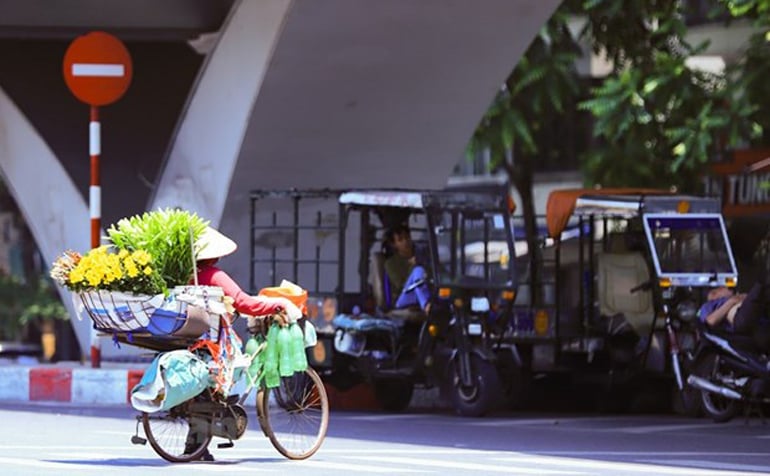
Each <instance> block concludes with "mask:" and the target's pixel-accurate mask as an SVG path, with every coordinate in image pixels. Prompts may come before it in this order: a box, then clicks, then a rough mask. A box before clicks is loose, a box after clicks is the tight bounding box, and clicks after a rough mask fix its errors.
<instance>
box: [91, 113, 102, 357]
mask: <svg viewBox="0 0 770 476" xmlns="http://www.w3.org/2000/svg"><path fill="white" fill-rule="evenodd" d="M88 152H89V154H90V155H91V182H90V186H89V188H88V210H89V215H90V217H91V248H92V249H93V248H98V247H99V245H100V244H101V237H100V235H101V231H102V187H101V183H100V180H99V155H100V154H101V153H102V138H101V124H100V123H99V107H98V106H91V121H90V122H89V123H88ZM101 366H102V347H101V340H100V339H99V335H98V334H97V332H96V330H94V328H93V327H91V367H93V368H99V367H101Z"/></svg>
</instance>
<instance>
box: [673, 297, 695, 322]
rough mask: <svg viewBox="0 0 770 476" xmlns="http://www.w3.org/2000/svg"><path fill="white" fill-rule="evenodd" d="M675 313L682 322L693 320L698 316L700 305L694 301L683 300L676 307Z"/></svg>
mask: <svg viewBox="0 0 770 476" xmlns="http://www.w3.org/2000/svg"><path fill="white" fill-rule="evenodd" d="M674 315H675V316H676V317H677V318H678V319H679V320H680V321H682V322H687V323H690V322H693V321H695V319H696V318H697V317H698V306H696V305H695V303H694V302H693V301H682V302H680V303H679V304H677V305H676V308H674Z"/></svg>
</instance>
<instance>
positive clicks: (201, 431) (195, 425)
mask: <svg viewBox="0 0 770 476" xmlns="http://www.w3.org/2000/svg"><path fill="white" fill-rule="evenodd" d="M207 426H208V425H207V422H206V421H205V420H203V419H200V418H196V417H192V418H191V419H190V428H189V430H188V431H187V440H186V441H185V451H184V452H185V454H191V453H192V452H193V451H195V450H197V449H198V448H200V445H201V442H202V441H203V440H204V438H205V437H206V436H205V435H206V433H205V432H206V431H207ZM200 459H201V460H202V461H214V457H213V456H212V454H211V453H210V452H209V450H208V448H206V451H204V452H203V454H202V455H201V457H200Z"/></svg>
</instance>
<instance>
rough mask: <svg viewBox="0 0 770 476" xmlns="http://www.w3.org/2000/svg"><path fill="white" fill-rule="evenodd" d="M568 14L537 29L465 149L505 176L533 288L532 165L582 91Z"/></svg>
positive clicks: (560, 12) (565, 7) (535, 258)
mask: <svg viewBox="0 0 770 476" xmlns="http://www.w3.org/2000/svg"><path fill="white" fill-rule="evenodd" d="M571 8H573V7H572V6H571V4H570V2H566V3H565V4H564V5H562V6H561V7H560V8H559V9H558V10H557V11H556V12H555V13H554V15H553V16H552V17H551V18H550V19H549V21H548V22H547V23H546V25H545V26H544V27H543V28H542V29H541V31H540V33H539V34H538V36H537V37H536V38H535V40H534V41H533V42H532V44H531V45H530V46H529V48H528V49H527V51H526V52H525V54H524V56H523V58H522V59H521V61H520V62H519V64H518V65H517V66H516V68H515V69H514V70H513V71H512V72H511V74H510V75H509V76H508V78H507V79H506V80H505V83H504V84H503V86H502V88H501V90H500V92H499V93H498V94H497V96H496V97H495V99H494V101H493V102H492V105H491V106H490V107H489V109H488V110H487V112H486V114H485V115H484V117H483V118H482V120H481V122H480V124H479V126H478V128H477V129H476V131H475V132H474V135H473V137H472V138H471V141H470V143H469V146H468V152H469V154H471V155H472V154H477V153H479V152H480V151H483V150H489V152H490V156H491V159H492V164H493V167H495V168H501V169H503V170H505V172H506V173H507V175H508V178H509V181H510V183H511V184H512V185H513V186H514V187H515V188H516V190H517V191H518V192H519V195H520V197H521V202H522V203H521V204H520V206H521V208H522V215H523V217H524V227H525V231H526V236H527V244H528V249H529V250H530V253H529V257H530V280H531V282H533V283H538V282H539V276H538V271H539V270H538V266H537V263H538V253H539V251H538V250H539V247H540V243H539V242H538V235H537V221H536V216H535V205H534V198H533V195H532V178H533V175H534V162H535V161H536V160H538V158H539V154H540V152H541V150H542V147H541V144H543V142H544V140H547V139H544V138H545V137H547V136H548V135H549V134H548V133H549V127H551V126H552V124H553V123H554V121H555V119H556V118H558V117H559V116H561V115H564V114H565V113H566V112H568V111H569V110H570V109H574V105H575V104H576V98H577V97H579V96H580V94H581V91H582V90H583V88H582V86H581V83H580V78H579V75H578V73H577V70H576V67H575V62H576V60H577V59H578V58H579V57H580V55H581V49H580V47H579V45H578V44H577V42H576V41H575V38H574V37H573V35H572V33H571V32H570V31H569V28H568V26H567V19H568V14H569V11H570V9H571ZM556 153H558V152H556ZM533 289H534V287H533ZM534 297H535V299H536V300H538V299H539V296H537V295H535V296H534Z"/></svg>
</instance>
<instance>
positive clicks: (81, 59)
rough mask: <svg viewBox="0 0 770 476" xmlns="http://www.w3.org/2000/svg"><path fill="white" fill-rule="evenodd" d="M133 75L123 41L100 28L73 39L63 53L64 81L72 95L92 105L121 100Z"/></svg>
mask: <svg viewBox="0 0 770 476" xmlns="http://www.w3.org/2000/svg"><path fill="white" fill-rule="evenodd" d="M132 74H133V69H132V66H131V55H129V53H128V50H127V49H126V47H125V45H123V42H122V41H120V40H119V39H117V38H115V37H114V36H112V35H110V34H109V33H105V32H103V31H94V32H91V33H88V34H87V35H84V36H80V37H78V38H76V39H75V40H74V41H73V42H72V43H71V44H70V46H69V48H67V52H66V53H65V54H64V82H65V83H67V87H69V88H70V91H72V94H74V95H75V97H77V98H78V99H80V100H81V101H83V102H84V103H87V104H90V105H92V106H104V105H107V104H111V103H113V102H115V101H117V100H118V99H120V98H121V96H123V94H124V93H125V92H126V90H127V89H128V85H129V84H131V76H132Z"/></svg>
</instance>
